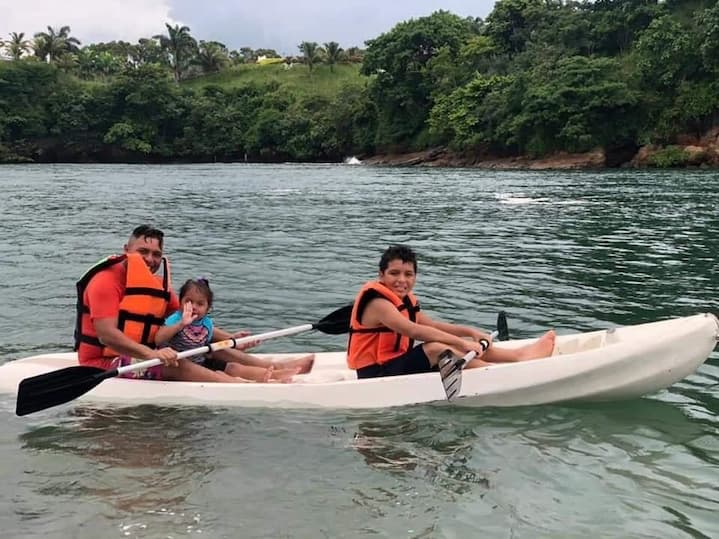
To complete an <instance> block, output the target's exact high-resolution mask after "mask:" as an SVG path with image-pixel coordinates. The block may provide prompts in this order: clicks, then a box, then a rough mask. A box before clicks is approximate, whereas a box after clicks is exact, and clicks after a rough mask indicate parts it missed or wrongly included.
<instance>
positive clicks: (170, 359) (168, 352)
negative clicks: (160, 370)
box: [145, 347, 180, 367]
mask: <svg viewBox="0 0 719 539" xmlns="http://www.w3.org/2000/svg"><path fill="white" fill-rule="evenodd" d="M145 359H160V360H162V364H163V365H164V366H165V367H178V366H179V365H180V360H179V359H177V352H176V351H175V350H173V349H172V348H169V347H167V348H160V349H159V350H152V354H151V355H150V357H147V358H145Z"/></svg>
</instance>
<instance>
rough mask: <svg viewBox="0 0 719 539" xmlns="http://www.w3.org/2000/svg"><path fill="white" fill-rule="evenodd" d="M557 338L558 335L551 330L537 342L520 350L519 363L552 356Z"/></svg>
mask: <svg viewBox="0 0 719 539" xmlns="http://www.w3.org/2000/svg"><path fill="white" fill-rule="evenodd" d="M556 338H557V334H556V333H555V332H554V330H553V329H550V330H549V331H547V332H546V333H545V334H544V335H542V336H541V337H540V338H539V339H537V340H536V341H535V342H533V343H532V344H528V345H527V346H525V347H524V348H522V349H520V350H519V357H518V359H519V361H524V360H526V359H539V358H542V357H549V356H551V355H552V351H553V350H554V341H555V339H556Z"/></svg>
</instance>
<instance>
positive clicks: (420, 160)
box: [362, 128, 719, 170]
mask: <svg viewBox="0 0 719 539" xmlns="http://www.w3.org/2000/svg"><path fill="white" fill-rule="evenodd" d="M362 163H363V164H366V165H388V166H424V167H476V168H486V169H498V170H513V169H523V170H551V169H559V170H571V169H600V168H609V167H623V168H650V167H659V168H671V167H705V168H719V128H715V129H712V130H711V131H709V132H707V133H706V134H704V135H703V136H700V137H693V136H689V135H684V136H682V137H679V138H678V140H677V142H676V143H675V144H671V145H666V146H658V145H646V146H641V147H633V148H626V147H625V148H618V149H613V150H610V151H608V150H605V149H603V148H597V149H595V150H593V151H591V152H586V153H567V152H559V153H556V154H554V155H550V156H546V157H542V158H540V159H532V158H529V157H521V156H520V157H492V156H478V155H472V154H467V153H465V154H461V153H456V152H452V151H450V150H448V149H447V148H431V149H429V150H424V151H421V152H414V153H401V154H384V155H374V156H370V157H367V158H365V159H363V160H362Z"/></svg>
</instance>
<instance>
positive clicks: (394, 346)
mask: <svg viewBox="0 0 719 539" xmlns="http://www.w3.org/2000/svg"><path fill="white" fill-rule="evenodd" d="M377 297H382V298H385V299H387V300H388V301H390V302H391V303H392V305H394V306H395V307H396V308H397V310H398V311H399V312H400V313H401V314H402V316H404V317H405V318H407V319H408V320H411V321H412V322H414V321H415V320H416V319H417V312H418V311H419V302H418V301H417V298H416V297H415V296H414V294H412V293H411V292H410V293H409V294H407V296H405V297H404V299H402V298H400V297H399V296H397V294H395V293H394V292H392V290H390V289H389V288H387V287H386V286H385V285H383V284H382V283H380V282H378V281H371V282H369V283H366V284H365V285H364V286H363V287H362V289H361V290H360V291H359V294H357V297H356V298H355V302H354V307H353V308H352V316H351V318H350V337H349V342H348V343H347V365H348V366H349V368H350V369H361V368H363V367H368V366H369V365H375V364H378V365H381V364H383V363H386V362H387V361H389V360H391V359H394V358H396V357H398V356H401V355H402V354H404V353H405V352H406V351H408V350H410V349H411V348H412V347H413V346H414V341H413V340H412V339H410V338H409V337H406V336H404V335H400V334H399V333H395V332H394V331H392V330H391V329H389V328H387V327H383V326H380V327H367V326H363V325H362V324H360V322H359V320H360V318H361V317H362V313H363V312H364V309H365V307H366V306H367V304H368V303H369V301H370V300H371V299H374V298H377Z"/></svg>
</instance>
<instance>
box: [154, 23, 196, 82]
mask: <svg viewBox="0 0 719 539" xmlns="http://www.w3.org/2000/svg"><path fill="white" fill-rule="evenodd" d="M165 27H167V35H162V34H160V35H156V36H153V37H154V38H155V39H157V40H158V41H159V42H160V47H162V50H163V51H164V52H165V54H166V55H167V62H168V64H169V65H170V67H171V68H172V73H173V75H174V77H175V82H180V81H181V80H182V76H183V74H184V72H185V70H186V69H187V67H188V66H189V64H190V60H191V58H192V56H193V55H194V53H195V51H196V50H197V42H196V41H195V38H193V37H192V36H191V35H190V28H189V27H188V26H180V25H179V24H176V25H175V26H174V27H173V26H170V25H169V24H168V23H165Z"/></svg>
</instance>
